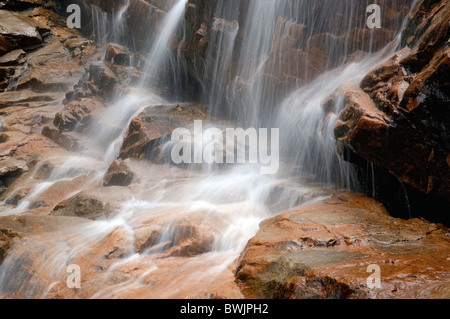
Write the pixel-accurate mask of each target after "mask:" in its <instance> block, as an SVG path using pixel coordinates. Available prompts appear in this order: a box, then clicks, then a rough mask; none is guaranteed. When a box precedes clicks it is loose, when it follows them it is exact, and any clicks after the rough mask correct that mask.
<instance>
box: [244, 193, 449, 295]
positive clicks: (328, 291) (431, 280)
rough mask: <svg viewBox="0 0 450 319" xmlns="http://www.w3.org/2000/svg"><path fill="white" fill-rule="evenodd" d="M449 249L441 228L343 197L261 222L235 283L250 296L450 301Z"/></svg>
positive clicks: (371, 202)
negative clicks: (376, 275)
mask: <svg viewBox="0 0 450 319" xmlns="http://www.w3.org/2000/svg"><path fill="white" fill-rule="evenodd" d="M449 245H450V232H449V230H448V229H447V228H445V227H443V226H442V225H436V224H431V223H428V222H424V221H422V220H419V219H411V220H408V221H405V220H401V219H396V218H393V217H390V216H389V215H388V214H387V212H386V210H385V209H384V207H383V206H382V205H381V204H379V203H378V202H376V201H374V200H372V199H368V198H365V197H363V196H359V195H354V194H348V193H337V194H335V195H334V196H332V197H331V198H328V199H325V200H322V201H319V202H315V203H312V204H308V205H304V206H300V207H298V208H295V209H293V210H291V211H288V212H285V213H282V214H280V215H278V216H276V217H273V218H271V219H268V220H265V221H264V222H262V223H261V225H260V230H259V231H258V233H257V234H256V236H255V237H253V238H252V239H251V240H250V241H249V243H248V244H247V247H246V249H245V251H244V252H243V254H242V256H241V258H240V260H239V265H238V268H237V271H236V281H237V283H238V284H239V287H240V288H241V290H242V292H243V294H244V295H245V297H246V298H293V299H297V298H305V299H322V298H327V299H341V298H434V297H439V298H448V297H449V295H448V293H449V291H448V286H449V284H450V276H449V273H448V263H449V260H448V248H449V247H450V246H449ZM430 256H433V258H430ZM370 265H375V267H379V269H380V270H381V272H380V279H381V283H380V287H370V286H368V277H369V276H370V275H371V274H372V273H373V270H370V269H369V270H368V267H369V266H370ZM369 281H370V280H369ZM370 282H372V281H370Z"/></svg>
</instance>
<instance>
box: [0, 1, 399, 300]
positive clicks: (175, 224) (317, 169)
mask: <svg viewBox="0 0 450 319" xmlns="http://www.w3.org/2000/svg"><path fill="white" fill-rule="evenodd" d="M185 5H186V0H182V1H178V2H177V3H176V4H175V6H174V7H173V9H172V10H171V11H170V12H169V13H168V15H167V17H166V19H165V20H164V21H163V23H162V25H163V28H162V30H163V32H162V33H161V34H160V35H159V36H158V37H157V38H156V39H154V41H153V42H152V43H153V45H152V48H151V50H150V52H149V55H148V60H149V61H150V62H151V64H149V65H147V66H146V70H145V72H146V73H147V74H149V75H150V77H151V80H150V84H151V83H152V81H153V80H152V78H153V79H157V78H158V75H159V74H160V72H162V70H161V69H160V67H161V66H162V65H166V63H165V60H166V59H167V57H168V52H169V50H168V48H167V46H168V44H169V42H170V40H171V37H172V35H173V34H174V33H175V32H177V30H178V29H179V28H180V27H181V25H182V23H181V20H182V17H183V13H184V7H185ZM225 5H226V3H225V2H222V1H218V5H217V10H219V11H221V13H220V14H218V15H217V16H224V17H225V18H227V19H230V20H231V21H225V22H226V23H223V24H221V23H219V22H217V28H218V29H219V30H220V31H221V32H222V34H223V35H216V37H215V38H213V39H212V42H213V43H218V48H219V50H220V52H221V53H223V55H222V58H221V59H215V58H214V56H213V55H214V54H216V53H215V51H213V50H212V49H211V50H210V52H209V53H208V60H207V61H206V62H205V63H206V65H207V68H208V69H209V70H211V72H212V73H211V76H212V78H213V79H214V81H213V85H204V87H205V88H208V89H211V91H210V92H208V100H209V102H210V103H211V105H210V106H211V108H212V109H213V110H214V109H216V108H219V107H220V106H221V100H222V98H223V97H222V96H220V95H221V94H222V93H221V92H219V91H220V90H219V89H220V87H223V85H224V84H225V83H227V82H228V80H229V79H230V77H231V78H233V77H232V75H230V74H226V72H225V70H227V69H229V67H230V65H231V63H232V61H233V57H235V56H236V55H235V54H236V52H235V42H236V38H237V33H238V28H239V25H238V24H237V21H236V20H233V19H237V13H238V12H237V11H236V10H234V11H232V12H230V11H227V10H231V9H230V8H227V9H226V10H225V9H224V8H226V7H225ZM290 5H292V3H291V2H289V1H288V2H286V1H265V5H261V4H260V3H259V2H258V1H255V0H253V1H250V4H249V6H250V7H249V10H248V12H247V14H248V17H247V18H246V24H247V25H246V29H245V30H246V33H245V34H244V37H243V40H242V41H243V44H242V46H241V49H240V50H241V51H240V53H239V55H238V56H239V58H238V62H239V63H244V61H249V56H252V55H256V53H261V52H265V53H268V51H269V50H270V48H271V45H272V42H273V33H274V31H273V28H274V26H275V24H276V21H277V19H278V16H279V14H281V13H282V12H284V11H285V10H286V9H289V8H290ZM124 10H126V9H123V10H122V11H120V12H119V16H118V19H119V20H118V21H120V20H121V19H123V16H124ZM350 11H351V10H350ZM95 14H96V15H97V16H101V13H99V12H95ZM103 19H104V17H102V16H101V18H99V19H98V21H104V20H103ZM322 23H323V21H322ZM101 24H102V25H100V26H99V30H100V29H101V28H103V22H102V23H101ZM318 25H320V23H318V24H317V25H316V26H317V27H318ZM225 29H227V30H226V31H227V32H224V31H225ZM104 32H105V33H106V31H104ZM100 37H101V36H100ZM398 40H399V39H398V38H397V39H395V40H394V42H393V44H392V45H391V46H388V47H387V48H386V49H385V51H382V52H379V53H375V54H367V55H366V57H365V58H364V59H363V60H362V61H361V62H358V63H352V64H348V65H345V66H341V67H340V68H339V69H337V70H331V71H328V72H327V73H325V74H322V75H321V76H320V77H319V78H317V79H316V80H315V81H313V82H311V83H309V84H307V85H303V86H302V87H300V88H299V89H298V90H296V91H295V92H291V94H290V95H287V96H285V98H284V100H283V101H282V102H281V103H280V104H279V105H276V106H275V107H273V109H277V110H278V111H277V112H276V113H275V114H273V111H270V112H268V113H267V112H266V110H265V108H266V107H267V106H268V105H270V103H273V101H274V100H276V99H275V98H274V97H273V96H270V97H267V96H266V95H265V90H266V88H265V86H264V83H263V82H262V81H261V79H260V78H259V77H258V76H257V75H258V74H259V73H260V72H261V71H262V69H264V66H263V65H264V62H265V61H266V57H267V55H266V54H258V58H257V59H250V60H253V61H252V63H250V64H248V65H243V64H242V65H241V64H239V63H238V68H237V70H238V73H237V74H234V76H235V78H234V80H233V81H232V82H231V83H232V85H231V87H229V91H228V93H229V98H230V101H231V105H229V106H230V107H231V108H232V110H231V111H230V112H229V113H230V114H232V113H235V114H236V113H237V114H239V116H238V117H239V119H240V120H241V121H244V122H245V125H247V126H252V125H255V126H259V125H261V124H262V123H265V124H269V123H270V125H273V126H274V127H281V128H283V130H282V139H281V142H282V143H281V149H282V151H283V152H284V154H285V155H286V157H285V159H284V162H283V163H282V169H281V170H280V172H279V174H277V175H274V176H264V175H261V174H260V170H259V169H258V168H257V167H246V166H236V167H233V168H231V169H228V170H212V171H211V170H206V171H195V170H186V169H182V168H177V167H173V166H170V165H154V164H151V163H144V164H142V163H141V165H142V167H141V168H140V173H141V174H139V181H136V182H135V183H134V185H133V187H132V190H133V192H132V194H131V195H129V196H128V199H127V200H124V201H123V202H122V203H121V207H120V209H119V211H118V212H117V213H116V214H115V215H114V216H111V217H110V218H108V219H103V220H98V221H86V222H85V223H82V224H80V225H71V226H67V227H65V228H62V229H59V230H58V232H49V233H43V234H39V235H33V236H29V237H27V238H25V239H24V240H23V241H22V242H21V243H19V244H18V246H17V248H15V250H13V252H12V253H11V254H9V255H8V257H7V258H6V259H5V260H4V262H3V264H2V265H1V266H0V296H3V297H24V298H32V297H33V298H43V297H49V296H51V297H54V296H55V294H56V295H57V293H55V289H56V288H57V287H61V285H62V284H64V280H65V278H66V277H67V274H66V266H67V265H69V264H72V263H78V264H81V266H82V267H84V268H83V269H84V271H85V273H86V276H88V278H89V280H86V281H83V285H86V287H85V288H83V290H82V291H83V297H93V298H125V297H133V296H139V297H153V298H156V297H160V298H163V297H177V298H178V297H184V296H192V293H193V292H192V290H194V291H195V289H199V290H201V289H203V288H204V287H205V286H207V284H208V282H211V281H213V280H214V279H216V278H221V276H224V274H227V273H228V272H229V270H228V269H229V268H230V267H231V265H232V264H233V262H234V261H235V260H236V258H237V257H238V256H239V254H240V252H241V251H242V250H243V249H244V247H245V245H246V243H247V241H248V240H249V239H250V238H251V237H252V236H253V235H254V234H255V233H256V232H257V230H258V225H259V223H260V222H261V221H262V220H264V219H266V218H268V217H270V216H273V214H275V213H276V212H280V211H283V210H286V209H289V208H290V207H293V206H295V205H298V204H302V203H305V202H308V201H311V200H317V199H319V198H323V196H327V195H328V190H326V189H323V188H322V187H321V186H318V185H312V184H308V183H306V182H305V178H308V179H311V180H313V181H319V182H321V183H323V184H324V185H332V184H333V183H337V184H339V185H341V186H343V187H345V188H349V187H350V186H351V185H352V182H353V179H352V175H351V174H352V172H351V168H350V167H349V166H348V165H347V164H345V163H343V162H342V161H341V160H340V158H339V157H338V156H337V155H336V153H335V151H334V139H333V135H332V131H333V127H334V125H335V122H336V114H338V112H339V110H340V108H341V107H342V105H341V103H339V101H338V102H337V103H336V105H335V110H334V112H333V114H330V116H328V117H326V116H325V114H324V113H323V112H324V111H323V109H322V107H321V104H322V102H323V100H324V99H325V98H326V97H327V96H328V95H329V94H330V93H331V92H333V91H334V90H336V89H338V88H340V87H341V85H342V84H343V83H344V82H346V81H350V82H353V83H358V82H359V81H360V80H361V78H362V76H364V75H365V74H367V72H368V71H369V70H370V69H371V68H372V67H373V66H374V65H375V64H377V63H380V62H382V61H383V59H384V58H387V57H389V56H390V55H391V54H392V53H393V52H394V51H395V47H396V44H397V43H398ZM214 63H215V64H214ZM280 63H283V62H282V61H281V62H280ZM213 64H214V65H213ZM227 78H228V80H227ZM242 79H244V80H246V81H250V82H249V85H248V86H247V87H246V89H245V90H244V91H243V92H239V93H238V90H237V85H238V81H239V80H242ZM153 83H154V82H153ZM144 84H146V85H149V83H148V82H146V83H141V85H142V86H144ZM164 103H165V101H164V100H163V99H162V98H160V97H158V96H156V95H152V94H150V93H148V91H147V90H144V89H143V87H140V88H137V89H136V90H135V91H134V92H133V93H130V94H128V95H125V96H122V97H120V98H118V100H117V102H116V103H115V104H114V105H113V106H111V107H108V109H107V110H105V113H104V115H103V116H100V117H99V118H100V120H99V121H96V122H93V123H92V124H91V125H90V127H88V129H87V134H86V136H85V138H86V146H87V147H86V149H85V150H83V152H82V154H80V155H79V156H75V155H74V156H70V157H68V158H66V159H63V160H62V161H61V163H60V164H58V166H57V169H55V170H54V171H53V172H52V173H51V174H50V176H49V177H48V178H47V179H45V180H44V181H43V182H38V183H37V184H36V185H35V186H34V187H33V188H32V190H31V191H30V192H29V193H28V195H27V196H26V197H25V198H24V199H23V200H22V201H21V202H20V203H19V204H18V205H17V206H16V207H13V208H8V209H6V205H5V209H4V210H3V211H2V212H0V215H18V214H24V213H26V212H30V211H29V209H30V208H31V206H30V204H31V203H32V202H33V201H35V200H36V199H37V198H39V196H40V195H43V194H44V193H45V192H46V191H47V190H48V189H49V188H50V187H51V186H52V185H54V184H55V183H57V182H61V181H64V180H72V179H74V178H77V177H79V176H81V175H83V174H87V175H88V179H87V181H86V183H85V186H84V187H82V188H81V189H79V190H82V189H89V188H90V187H94V186H96V185H99V184H100V182H101V180H102V178H103V176H104V174H105V172H106V170H107V168H108V167H109V165H110V164H111V162H112V161H113V160H114V159H116V158H117V156H118V152H119V149H120V146H121V143H122V139H123V136H124V133H125V130H126V128H127V127H128V125H129V123H130V121H131V120H132V119H133V118H134V117H135V116H136V115H137V114H139V113H140V112H141V111H142V110H143V108H145V107H148V106H151V105H160V104H164ZM272 106H273V105H272ZM233 108H234V109H233ZM118 128H120V129H118ZM318 128H319V129H318ZM292 158H295V161H293V160H292ZM56 160H60V159H56V158H53V159H49V161H56ZM293 172H294V173H293ZM274 194H277V196H275V198H273V197H274V196H273V195H274ZM70 195H73V194H70ZM280 198H281V199H280ZM154 225H157V226H159V227H161V229H160V232H159V235H158V238H156V240H155V242H154V243H153V245H151V246H149V247H147V248H145V249H143V250H142V251H140V252H137V251H136V241H137V239H136V238H137V235H136V234H137V233H138V232H139V231H140V230H141V229H142V228H145V227H150V226H154ZM180 225H182V226H183V227H182V228H180ZM189 226H192V227H194V228H189ZM200 226H201V228H200V229H201V230H202V231H204V232H205V234H206V235H205V236H209V235H211V234H212V235H213V240H212V245H211V247H209V248H208V249H207V251H206V252H204V253H202V254H199V255H195V256H194V257H190V258H180V257H172V258H159V257H160V256H161V255H160V254H164V253H165V252H167V251H170V248H171V246H176V245H177V243H179V242H180V239H179V238H180V237H183V236H185V235H186V234H183V229H191V230H192V229H195V227H200ZM187 235H188V236H193V237H194V235H192V234H187ZM114 236H118V237H119V238H120V241H117V242H114V243H115V244H117V247H118V249H119V251H120V253H121V256H120V257H119V258H118V261H113V262H111V263H108V262H107V261H105V262H104V260H106V259H107V258H106V259H105V258H104V257H103V256H100V257H98V256H96V253H97V252H98V251H101V250H100V249H99V248H98V247H99V246H101V244H102V242H103V241H107V240H110V239H108V238H110V237H114ZM199 236H200V237H201V234H200V235H199ZM87 256H89V257H87ZM103 262H104V263H105V265H106V266H105V267H106V269H105V271H103V272H99V273H97V275H95V276H94V275H92V273H95V271H96V270H95V269H96V267H97V268H98V267H103V264H102V263H103ZM17 263H23V264H27V263H31V266H29V267H28V269H26V270H24V269H17ZM30 269H31V270H30ZM29 272H31V273H32V274H33V277H32V278H31V279H30V276H29V275H28V273H29ZM155 287H156V288H155Z"/></svg>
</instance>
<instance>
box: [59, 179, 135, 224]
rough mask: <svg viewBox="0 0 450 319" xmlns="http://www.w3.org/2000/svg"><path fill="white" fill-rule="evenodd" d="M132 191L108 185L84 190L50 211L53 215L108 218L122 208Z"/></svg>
mask: <svg viewBox="0 0 450 319" xmlns="http://www.w3.org/2000/svg"><path fill="white" fill-rule="evenodd" d="M129 198H131V192H130V191H129V190H128V189H127V188H123V187H114V186H111V187H107V188H101V189H97V190H89V191H82V192H80V193H78V194H76V195H75V196H73V197H71V198H69V199H67V200H64V201H62V202H61V203H59V204H58V205H56V207H55V208H54V209H53V211H52V212H51V213H50V215H51V216H75V217H82V218H88V219H99V218H107V217H109V216H110V215H111V214H113V213H114V212H116V211H117V209H119V208H120V205H121V203H122V202H123V201H124V200H127V199H129Z"/></svg>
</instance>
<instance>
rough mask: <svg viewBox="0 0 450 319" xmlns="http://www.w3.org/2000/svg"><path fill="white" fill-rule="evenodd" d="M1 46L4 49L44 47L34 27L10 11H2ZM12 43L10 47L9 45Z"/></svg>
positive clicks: (0, 11)
mask: <svg viewBox="0 0 450 319" xmlns="http://www.w3.org/2000/svg"><path fill="white" fill-rule="evenodd" d="M0 36H1V37H2V39H6V41H8V42H5V40H0V44H1V43H3V45H1V46H2V47H5V43H6V47H8V46H12V47H15V48H18V47H20V48H22V49H32V48H36V47H37V46H40V45H42V38H41V35H40V34H39V32H38V30H36V28H35V26H34V25H31V24H30V23H29V22H28V21H27V20H25V19H23V18H22V17H20V16H18V15H15V14H13V13H11V12H9V11H5V10H0ZM8 43H10V45H9V44H8Z"/></svg>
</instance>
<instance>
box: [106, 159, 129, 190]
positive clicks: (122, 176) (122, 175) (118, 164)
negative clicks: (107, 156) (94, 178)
mask: <svg viewBox="0 0 450 319" xmlns="http://www.w3.org/2000/svg"><path fill="white" fill-rule="evenodd" d="M128 162H129V160H128V159H126V160H121V159H118V160H116V161H114V162H113V163H112V164H111V166H110V167H109V169H108V171H107V172H106V175H105V178H104V179H103V185H104V186H113V185H117V186H128V185H130V184H131V182H132V180H133V178H134V172H133V171H132V170H131V169H130V167H129V166H128Z"/></svg>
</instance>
